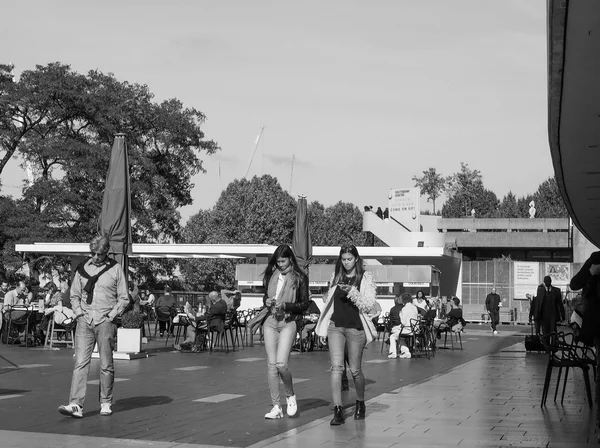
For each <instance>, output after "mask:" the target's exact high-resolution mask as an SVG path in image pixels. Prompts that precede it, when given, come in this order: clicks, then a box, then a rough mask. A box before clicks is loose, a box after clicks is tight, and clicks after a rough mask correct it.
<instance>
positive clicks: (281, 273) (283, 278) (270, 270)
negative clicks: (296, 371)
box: [263, 244, 309, 419]
mask: <svg viewBox="0 0 600 448" xmlns="http://www.w3.org/2000/svg"><path fill="white" fill-rule="evenodd" d="M263 287H264V288H265V290H266V291H267V293H266V295H265V297H264V305H265V307H267V309H268V310H269V314H268V315H267V316H266V318H265V321H264V323H263V336H264V341H265V350H266V351H267V363H268V369H267V379H268V383H269V391H270V393H271V403H272V405H273V409H271V411H269V412H268V413H267V414H265V418H266V419H278V418H283V411H282V410H281V405H280V396H279V379H280V378H281V381H282V382H283V387H284V388H285V396H286V401H287V409H286V413H287V415H288V416H289V417H294V416H295V415H296V414H297V412H298V404H297V402H296V394H295V393H294V384H293V381H292V373H291V372H290V370H289V368H288V363H289V360H290V352H291V351H292V345H293V344H294V340H295V337H296V328H297V325H298V321H301V320H302V318H303V315H304V312H305V311H306V309H307V308H308V300H309V299H308V297H309V293H308V277H307V276H306V274H305V273H304V272H302V270H301V269H300V267H299V266H298V263H297V261H296V256H295V255H294V252H293V251H292V249H291V248H290V246H288V245H286V244H282V245H280V246H279V247H277V249H275V252H274V253H273V256H272V257H271V259H270V260H269V263H268V264H267V268H266V269H265V275H264V277H263Z"/></svg>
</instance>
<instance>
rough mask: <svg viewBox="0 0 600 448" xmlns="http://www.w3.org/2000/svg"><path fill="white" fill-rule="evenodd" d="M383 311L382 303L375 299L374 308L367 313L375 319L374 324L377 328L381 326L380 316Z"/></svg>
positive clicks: (370, 317)
mask: <svg viewBox="0 0 600 448" xmlns="http://www.w3.org/2000/svg"><path fill="white" fill-rule="evenodd" d="M381 311H382V310H381V305H380V304H379V302H377V301H375V304H374V305H373V308H371V309H370V310H369V312H368V313H367V315H368V316H369V319H371V320H372V321H373V325H374V326H375V328H377V327H379V316H381Z"/></svg>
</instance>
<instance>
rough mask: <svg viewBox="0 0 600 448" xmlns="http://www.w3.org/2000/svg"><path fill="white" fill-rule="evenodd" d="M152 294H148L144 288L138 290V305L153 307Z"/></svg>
mask: <svg viewBox="0 0 600 448" xmlns="http://www.w3.org/2000/svg"><path fill="white" fill-rule="evenodd" d="M154 300H155V297H154V294H152V293H151V292H149V291H148V290H147V289H146V288H142V289H140V305H141V306H153V305H154Z"/></svg>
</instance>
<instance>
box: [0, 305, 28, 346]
mask: <svg viewBox="0 0 600 448" xmlns="http://www.w3.org/2000/svg"><path fill="white" fill-rule="evenodd" d="M32 313H33V307H29V306H26V305H18V306H12V307H9V308H8V311H7V312H6V314H7V319H6V321H7V327H6V343H7V344H16V343H17V342H19V341H20V339H19V336H18V333H19V328H23V326H24V327H25V347H28V346H29V337H28V335H29V320H30V318H31V316H32ZM15 333H16V334H17V336H16V337H14V336H11V334H13V335H14V334H15ZM11 338H12V341H11Z"/></svg>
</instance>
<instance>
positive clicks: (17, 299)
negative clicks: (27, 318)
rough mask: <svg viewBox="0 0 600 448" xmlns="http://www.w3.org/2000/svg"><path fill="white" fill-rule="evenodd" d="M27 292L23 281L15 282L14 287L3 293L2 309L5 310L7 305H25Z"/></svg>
mask: <svg viewBox="0 0 600 448" xmlns="http://www.w3.org/2000/svg"><path fill="white" fill-rule="evenodd" d="M28 292H29V291H28V290H27V285H25V282H23V281H20V282H19V283H17V286H16V287H15V289H12V290H10V291H8V292H7V293H6V294H5V296H4V304H3V310H4V311H7V309H8V307H11V306H16V305H27V304H28V303H29V302H28V301H27V297H28Z"/></svg>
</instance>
